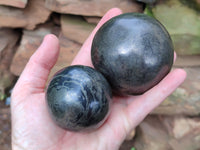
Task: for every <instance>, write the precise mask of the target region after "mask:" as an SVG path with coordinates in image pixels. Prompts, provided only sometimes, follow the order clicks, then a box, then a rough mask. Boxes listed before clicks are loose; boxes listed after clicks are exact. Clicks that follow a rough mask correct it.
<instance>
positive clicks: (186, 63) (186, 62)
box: [175, 55, 200, 67]
mask: <svg viewBox="0 0 200 150" xmlns="http://www.w3.org/2000/svg"><path fill="white" fill-rule="evenodd" d="M175 66H177V67H198V66H200V55H188V56H187V55H182V56H178V57H177V59H176V62H175Z"/></svg>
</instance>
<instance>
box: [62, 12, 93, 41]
mask: <svg viewBox="0 0 200 150" xmlns="http://www.w3.org/2000/svg"><path fill="white" fill-rule="evenodd" d="M61 28H62V33H63V34H64V35H65V36H66V37H67V38H69V39H70V40H73V41H76V42H78V43H81V44H82V43H84V42H85V40H86V39H87V38H88V36H89V35H90V33H91V32H92V30H93V29H94V28H95V25H94V24H90V23H87V22H86V21H85V20H84V19H83V18H82V17H80V16H71V15H62V16H61Z"/></svg>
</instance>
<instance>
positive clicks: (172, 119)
mask: <svg viewBox="0 0 200 150" xmlns="http://www.w3.org/2000/svg"><path fill="white" fill-rule="evenodd" d="M142 1H145V0H142ZM154 2H155V0H154ZM192 4H193V5H192ZM112 7H119V8H121V9H122V10H123V12H144V13H147V14H149V15H151V16H154V17H155V18H157V19H158V20H159V21H161V23H163V25H164V26H165V27H166V28H167V29H168V31H169V33H170V35H171V37H172V40H173V42H174V47H175V51H176V52H177V54H178V58H177V61H176V63H175V65H174V68H176V67H181V68H184V69H185V70H186V71H187V74H188V77H187V79H186V81H185V82H184V83H183V84H182V85H181V86H180V87H179V88H178V89H177V90H176V91H175V92H174V93H173V94H172V95H170V96H169V97H168V98H167V99H166V100H165V101H164V102H163V103H162V104H161V105H160V106H159V107H158V108H156V109H155V110H154V111H153V112H152V113H151V115H150V116H149V117H147V118H146V119H145V120H144V121H143V122H142V123H141V125H140V126H139V127H138V128H137V129H136V138H135V139H134V142H133V143H134V146H135V147H136V148H138V149H139V150H140V149H141V150H157V149H158V150H161V149H162V150H169V149H170V150H171V149H172V150H179V149H180V150H188V149H191V150H197V149H200V144H199V143H200V137H199V134H200V119H199V117H198V116H199V115H200V1H199V0H192V1H190V2H189V3H188V0H157V2H155V3H153V4H147V5H145V4H144V3H142V2H136V1H134V0H123V1H122V0H109V1H108V0H89V1H83V0H73V1H72V0H6V1H5V0H0V99H4V98H5V95H6V91H7V90H8V89H10V88H12V86H13V84H14V82H15V81H16V78H17V77H18V76H19V75H20V74H21V72H22V70H23V68H24V66H25V65H26V63H27V61H28V60H29V58H30V56H31V55H32V54H33V53H34V51H35V50H36V49H37V47H38V46H39V45H40V43H41V41H42V39H43V37H44V36H45V35H46V34H49V33H53V34H55V35H57V36H58V38H59V40H60V45H61V51H60V55H59V59H58V61H57V63H56V65H55V67H54V68H53V69H52V72H51V75H52V74H53V73H55V72H56V71H58V70H59V69H61V68H63V67H66V66H68V65H70V63H71V61H72V59H73V58H74V56H75V55H76V54H77V52H78V51H79V49H80V47H81V45H82V44H83V42H84V41H85V40H86V38H87V37H88V35H89V34H90V32H91V31H92V30H93V29H94V27H95V25H96V24H97V22H98V21H99V20H100V18H101V17H102V16H103V15H104V14H105V12H106V11H108V10H109V9H110V8H112ZM155 124H156V125H155ZM137 134H138V136H137ZM152 137H153V138H152ZM158 141H159V142H160V143H158ZM141 143H145V144H143V145H142V144H141ZM161 143H162V144H161ZM182 143H184V144H182ZM144 145H146V146H144Z"/></svg>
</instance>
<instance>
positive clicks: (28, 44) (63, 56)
mask: <svg viewBox="0 0 200 150" xmlns="http://www.w3.org/2000/svg"><path fill="white" fill-rule="evenodd" d="M55 30H56V31H55ZM57 30H60V29H57V28H56V29H55V28H54V26H52V25H50V26H49V25H48V26H41V27H39V28H37V29H36V30H34V31H27V30H24V33H23V37H22V40H21V43H20V46H19V48H18V50H17V52H16V54H15V56H14V59H13V61H12V65H11V71H12V73H13V74H15V75H17V76H19V75H20V74H21V72H22V71H23V69H24V67H25V65H26V63H27V62H28V60H29V58H30V57H31V55H32V54H33V53H34V52H35V50H36V49H37V48H38V47H39V45H40V44H41V42H42V40H43V38H44V36H45V35H47V34H49V33H56V35H58V34H59V31H57ZM59 40H60V54H59V58H58V61H57V63H56V65H55V66H54V67H53V69H52V71H51V75H50V76H52V74H54V73H55V72H56V71H58V70H60V69H61V68H63V67H66V66H68V65H70V64H71V61H72V59H73V58H74V56H75V55H76V54H77V52H78V51H79V49H80V47H81V45H80V44H78V43H75V42H73V41H71V40H69V39H68V38H66V37H65V36H63V35H60V36H59Z"/></svg>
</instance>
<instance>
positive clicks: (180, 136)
mask: <svg viewBox="0 0 200 150" xmlns="http://www.w3.org/2000/svg"><path fill="white" fill-rule="evenodd" d="M137 131H138V132H137V136H136V139H135V140H134V141H135V143H134V146H135V147H136V149H139V150H140V149H141V150H197V149H200V144H199V143H200V136H199V135H200V119H199V117H194V118H188V117H182V116H175V117H166V116H148V117H147V118H146V119H145V120H144V121H143V122H142V123H141V124H140V125H139V127H138V130H137Z"/></svg>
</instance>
